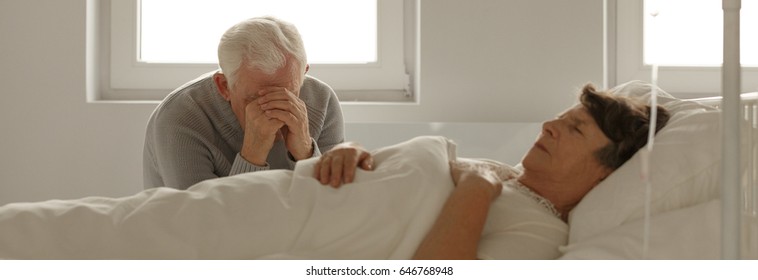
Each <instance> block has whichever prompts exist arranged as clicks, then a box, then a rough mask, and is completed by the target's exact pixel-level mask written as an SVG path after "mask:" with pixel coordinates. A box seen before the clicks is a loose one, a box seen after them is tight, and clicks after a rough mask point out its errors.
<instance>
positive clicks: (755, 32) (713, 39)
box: [643, 0, 758, 66]
mask: <svg viewBox="0 0 758 280" xmlns="http://www.w3.org/2000/svg"><path fill="white" fill-rule="evenodd" d="M721 2H722V0H697V1H692V0H645V12H644V13H643V16H644V61H645V64H652V63H653V62H656V63H657V64H659V65H670V66H721V63H722V61H723V54H722V52H723V34H724V33H723V23H724V22H723V15H724V12H723V10H722V8H721ZM653 11H658V12H659V13H658V16H656V17H653V16H652V15H651V13H652V12H653ZM740 21H741V22H740V28H741V29H740V49H741V57H740V60H741V63H742V65H744V66H758V0H742V10H741V14H740Z"/></svg>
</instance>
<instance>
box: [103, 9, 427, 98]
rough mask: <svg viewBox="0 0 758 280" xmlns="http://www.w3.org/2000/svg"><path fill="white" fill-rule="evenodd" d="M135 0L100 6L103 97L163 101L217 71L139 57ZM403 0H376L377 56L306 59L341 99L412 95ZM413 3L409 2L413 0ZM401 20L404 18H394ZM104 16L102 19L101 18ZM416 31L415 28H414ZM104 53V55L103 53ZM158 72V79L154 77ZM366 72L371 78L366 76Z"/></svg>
mask: <svg viewBox="0 0 758 280" xmlns="http://www.w3.org/2000/svg"><path fill="white" fill-rule="evenodd" d="M139 2H140V1H139V0H111V1H110V3H109V4H110V5H109V7H102V8H100V9H99V10H100V13H105V14H101V15H100V17H101V18H102V17H107V19H108V22H109V25H110V26H109V28H108V27H106V28H104V29H107V30H101V32H102V31H109V34H108V35H109V36H100V37H101V38H105V37H109V39H101V40H106V41H107V42H101V43H100V45H101V46H100V47H105V48H108V49H107V50H103V51H101V52H103V53H106V52H107V53H108V54H109V55H104V56H105V57H107V59H105V61H102V62H103V63H101V66H100V68H101V70H105V71H104V72H106V73H102V75H101V77H100V84H101V85H103V86H105V87H107V89H106V90H104V94H101V96H100V97H101V99H107V100H161V99H163V98H164V97H165V95H166V94H168V93H169V92H170V91H172V90H173V89H175V88H176V87H178V86H180V85H182V84H184V83H185V82H187V81H189V80H192V79H194V78H195V77H197V76H199V75H201V74H202V73H207V72H211V71H215V70H218V65H217V64H197V63H195V64H177V63H147V62H141V61H139V60H138V53H139V50H138V48H139V41H138V40H139V34H138V33H137V31H138V28H139V24H138V22H139V19H138V16H139ZM407 2H408V1H407V0H378V1H377V3H378V7H377V13H378V14H377V21H378V22H377V33H378V34H377V36H378V38H377V44H378V46H377V52H378V53H377V59H378V61H377V62H376V63H368V64H310V70H309V72H308V74H309V75H312V76H314V77H316V78H318V79H321V80H323V81H325V82H327V83H328V84H329V85H330V86H331V87H332V88H333V89H334V90H335V92H337V94H338V97H340V100H350V101H360V102H364V101H366V102H373V101H381V102H387V101H390V102H405V101H413V100H415V98H414V95H413V90H412V89H413V88H412V80H411V79H412V78H415V77H417V75H416V74H415V73H414V72H415V71H414V68H415V67H414V66H413V65H406V62H407V61H408V56H409V55H410V56H412V55H414V54H415V52H412V51H411V52H409V51H408V44H414V43H417V42H416V41H415V40H407V36H405V33H407V32H408V30H409V27H408V25H409V24H414V23H415V19H414V18H409V16H413V15H415V13H408V12H407V11H405V10H406V9H408V8H409V5H408V3H407ZM411 7H413V5H411ZM398 19H403V20H398ZM101 21H102V19H101ZM414 30H415V29H414ZM101 58H102V57H101ZM156 77H160V79H156ZM367 77H370V78H367Z"/></svg>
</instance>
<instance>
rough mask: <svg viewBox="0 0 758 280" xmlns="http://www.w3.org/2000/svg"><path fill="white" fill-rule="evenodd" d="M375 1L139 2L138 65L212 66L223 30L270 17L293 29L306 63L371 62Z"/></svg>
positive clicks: (374, 56) (374, 47) (374, 43)
mask: <svg viewBox="0 0 758 280" xmlns="http://www.w3.org/2000/svg"><path fill="white" fill-rule="evenodd" d="M376 1H377V0H319V1H312V0H311V1H309V0H276V1H270V0H268V1H267V0H212V1H208V0H141V3H140V5H141V6H140V10H141V13H140V22H141V26H140V29H141V30H140V34H139V36H140V40H139V42H140V61H144V62H156V63H160V62H162V63H217V61H218V59H217V57H216V48H217V46H218V41H219V39H220V37H221V34H223V33H224V31H226V29H228V28H229V27H231V26H232V25H234V24H235V23H237V22H239V21H241V20H243V19H246V18H250V17H255V16H264V15H271V16H275V17H278V18H281V19H283V20H286V21H289V22H291V23H293V24H295V26H297V28H298V30H299V31H300V34H301V35H302V37H303V41H304V43H305V48H306V52H307V55H308V62H309V63H312V64H364V63H372V62H376V61H377V3H376ZM295 7H296V8H295Z"/></svg>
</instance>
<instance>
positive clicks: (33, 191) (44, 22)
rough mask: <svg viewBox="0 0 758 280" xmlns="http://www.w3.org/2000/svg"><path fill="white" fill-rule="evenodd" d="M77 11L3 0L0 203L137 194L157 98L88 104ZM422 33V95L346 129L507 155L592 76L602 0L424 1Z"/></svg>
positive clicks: (78, 0) (364, 108) (50, 0)
mask: <svg viewBox="0 0 758 280" xmlns="http://www.w3.org/2000/svg"><path fill="white" fill-rule="evenodd" d="M85 12H86V1H85V0H67V1H60V0H26V1H11V0H2V1H0V84H2V86H0V100H1V101H0V133H2V137H0V155H1V156H2V159H3V161H2V163H0V205H2V204H5V203H8V202H20V201H38V200H46V199H68V198H77V197H82V196H90V195H101V196H124V195H130V194H133V193H135V192H137V191H139V190H141V189H142V187H141V183H142V166H141V165H142V141H143V135H144V127H145V123H146V121H147V118H148V116H149V114H150V113H151V112H152V110H153V109H154V108H155V104H154V103H141V104H127V103H124V104H116V103H94V104H93V103H87V102H86V98H85V94H86V81H85V77H86V75H85V71H86V69H85V68H86V67H85V16H86V13H85ZM420 29H421V57H420V63H421V75H420V87H421V92H420V94H421V102H420V104H418V105H402V106H390V107H386V106H375V105H348V106H345V108H344V111H345V116H346V119H347V121H348V122H349V123H348V124H347V129H348V137H349V138H351V139H354V140H358V141H363V142H368V144H367V146H370V147H375V146H380V145H384V143H387V144H389V143H394V142H397V141H396V139H406V138H407V137H410V136H415V135H422V134H429V133H434V132H439V133H440V134H451V135H449V136H451V137H452V138H454V139H459V140H458V141H459V142H463V143H461V145H462V146H463V145H466V147H465V149H464V150H463V151H464V155H465V156H471V157H483V156H485V155H488V154H487V152H488V151H493V152H494V154H493V158H496V159H499V160H503V161H507V162H509V163H510V162H511V161H512V159H513V158H518V156H517V154H520V152H522V151H523V149H524V147H528V143H529V141H531V140H533V139H534V133H535V132H536V131H538V130H539V125H538V124H528V123H529V122H539V121H541V120H543V119H545V118H549V117H551V116H553V115H554V114H555V113H557V112H559V111H560V110H562V109H564V108H566V107H567V106H568V105H569V104H571V103H572V102H573V100H574V97H575V91H576V90H577V89H578V88H579V87H580V86H581V85H582V84H583V83H585V82H588V81H593V82H595V83H597V84H600V83H601V82H602V80H601V79H602V68H603V67H602V1H601V0H572V1H562V0H552V1H548V0H509V1H503V0H434V1H430V0H421V26H420ZM398 122H412V124H399V123H398ZM427 122H455V123H457V124H450V125H448V128H446V129H445V128H444V126H443V128H440V126H439V125H437V124H429V123H427ZM461 122H463V123H465V122H470V123H471V124H469V125H462V124H461ZM502 122H517V123H516V124H502ZM413 123H415V124H413ZM499 123H500V124H499ZM380 132H387V134H388V135H390V136H388V137H387V138H382V139H377V138H374V135H377V134H378V133H380ZM498 139H502V142H498V141H496V140H498Z"/></svg>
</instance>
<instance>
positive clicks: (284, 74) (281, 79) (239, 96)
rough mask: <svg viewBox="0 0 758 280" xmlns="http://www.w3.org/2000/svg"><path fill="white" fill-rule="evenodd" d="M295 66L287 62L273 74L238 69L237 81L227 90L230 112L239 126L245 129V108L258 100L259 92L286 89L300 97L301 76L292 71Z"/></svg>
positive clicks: (258, 70)
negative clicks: (278, 88)
mask: <svg viewBox="0 0 758 280" xmlns="http://www.w3.org/2000/svg"><path fill="white" fill-rule="evenodd" d="M294 67H295V66H294V65H293V63H290V62H288V63H287V64H286V65H285V66H284V67H282V68H279V69H277V70H276V71H275V72H274V73H273V74H266V73H265V72H263V71H261V70H260V69H257V68H253V69H249V67H244V66H243V67H240V69H239V71H238V72H237V81H235V84H236V85H234V86H231V85H230V86H231V87H230V88H229V102H230V103H231V105H232V111H234V115H235V116H236V117H237V120H238V121H239V123H240V125H241V126H242V127H245V107H247V105H248V104H250V103H251V102H253V101H254V100H256V99H258V97H259V96H260V95H259V94H258V93H259V92H260V91H261V90H264V89H267V88H272V87H280V88H286V89H287V90H289V91H290V92H292V93H293V94H295V95H296V96H300V86H301V79H302V75H297V74H296V73H298V72H297V71H293V70H294V69H293V68H294Z"/></svg>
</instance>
